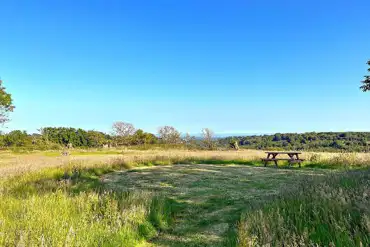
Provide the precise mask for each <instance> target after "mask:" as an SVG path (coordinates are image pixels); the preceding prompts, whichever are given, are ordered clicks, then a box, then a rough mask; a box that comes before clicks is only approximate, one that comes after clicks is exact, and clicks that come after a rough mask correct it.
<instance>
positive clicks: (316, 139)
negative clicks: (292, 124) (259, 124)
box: [219, 132, 370, 152]
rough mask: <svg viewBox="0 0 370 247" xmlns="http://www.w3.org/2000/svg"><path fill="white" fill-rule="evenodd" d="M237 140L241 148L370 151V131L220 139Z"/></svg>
mask: <svg viewBox="0 0 370 247" xmlns="http://www.w3.org/2000/svg"><path fill="white" fill-rule="evenodd" d="M235 140H236V141H237V142H238V144H239V145H240V146H241V148H250V149H263V150H267V149H269V150H306V151H349V152H368V151H370V141H369V140H370V132H318V133H316V132H310V133H302V134H296V133H287V134H281V133H277V134H273V135H252V136H239V137H227V138H223V139H220V140H219V142H220V143H222V144H223V145H227V144H228V143H231V142H234V141H235Z"/></svg>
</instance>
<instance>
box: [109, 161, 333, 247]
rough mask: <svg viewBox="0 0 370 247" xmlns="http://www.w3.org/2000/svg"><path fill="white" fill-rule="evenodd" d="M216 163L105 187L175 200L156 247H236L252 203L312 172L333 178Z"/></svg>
mask: <svg viewBox="0 0 370 247" xmlns="http://www.w3.org/2000/svg"><path fill="white" fill-rule="evenodd" d="M212 163H213V164H181V165H174V166H156V167H142V168H135V169H133V170H129V171H123V172H117V173H111V174H107V175H106V176H103V181H104V183H105V184H106V186H107V187H108V188H110V189H112V190H115V191H146V192H153V193H156V194H161V195H162V196H164V197H167V198H171V200H172V205H174V206H173V207H172V212H173V214H174V222H173V223H172V225H171V227H170V228H169V229H166V230H164V231H162V232H161V234H159V235H158V237H156V238H154V239H153V240H152V241H151V242H152V244H153V245H154V246H237V243H238V236H237V222H238V221H239V219H240V216H241V214H242V213H243V212H244V211H245V209H246V206H247V205H248V204H249V203H250V202H251V201H258V200H260V199H261V198H264V197H266V196H268V195H270V196H271V195H276V194H279V193H281V191H285V190H286V189H287V188H290V187H292V186H294V184H295V183H296V182H297V180H300V179H303V178H304V177H309V176H312V175H313V172H314V175H320V174H326V173H328V171H325V170H317V171H313V170H310V169H275V168H264V167H254V166H246V165H235V164H228V165H223V164H218V162H212ZM215 163H217V164H215ZM226 163H227V162H226ZM233 163H234V162H233ZM164 185H165V186H164Z"/></svg>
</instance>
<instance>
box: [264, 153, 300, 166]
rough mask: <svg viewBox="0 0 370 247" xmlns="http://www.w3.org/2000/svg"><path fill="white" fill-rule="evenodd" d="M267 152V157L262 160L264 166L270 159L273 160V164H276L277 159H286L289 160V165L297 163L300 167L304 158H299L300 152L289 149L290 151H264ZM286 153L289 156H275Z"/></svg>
mask: <svg viewBox="0 0 370 247" xmlns="http://www.w3.org/2000/svg"><path fill="white" fill-rule="evenodd" d="M265 153H266V154H267V158H263V159H262V161H263V163H264V165H265V166H267V163H268V162H270V161H273V162H274V163H275V166H276V167H277V166H278V161H279V160H287V161H288V162H289V165H290V166H291V165H292V164H294V163H298V164H299V167H301V163H302V161H304V159H301V158H299V155H300V154H302V153H301V152H296V151H291V152H280V151H267V152H265ZM281 154H286V155H288V156H289V158H277V156H278V155H281Z"/></svg>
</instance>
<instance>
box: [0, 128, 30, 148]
mask: <svg viewBox="0 0 370 247" xmlns="http://www.w3.org/2000/svg"><path fill="white" fill-rule="evenodd" d="M4 144H5V145H6V146H9V147H11V146H14V147H24V146H27V145H31V144H32V138H31V136H29V135H28V134H27V132H26V131H21V130H13V131H11V132H9V133H8V134H6V135H5V136H4Z"/></svg>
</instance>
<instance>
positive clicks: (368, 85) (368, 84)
mask: <svg viewBox="0 0 370 247" xmlns="http://www.w3.org/2000/svg"><path fill="white" fill-rule="evenodd" d="M367 65H369V66H370V60H369V61H367ZM367 71H369V72H370V67H369V68H368V69H367ZM364 77H365V79H364V80H363V81H362V83H363V85H362V86H361V87H360V88H361V90H362V91H364V92H366V91H370V75H365V76H364Z"/></svg>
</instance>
